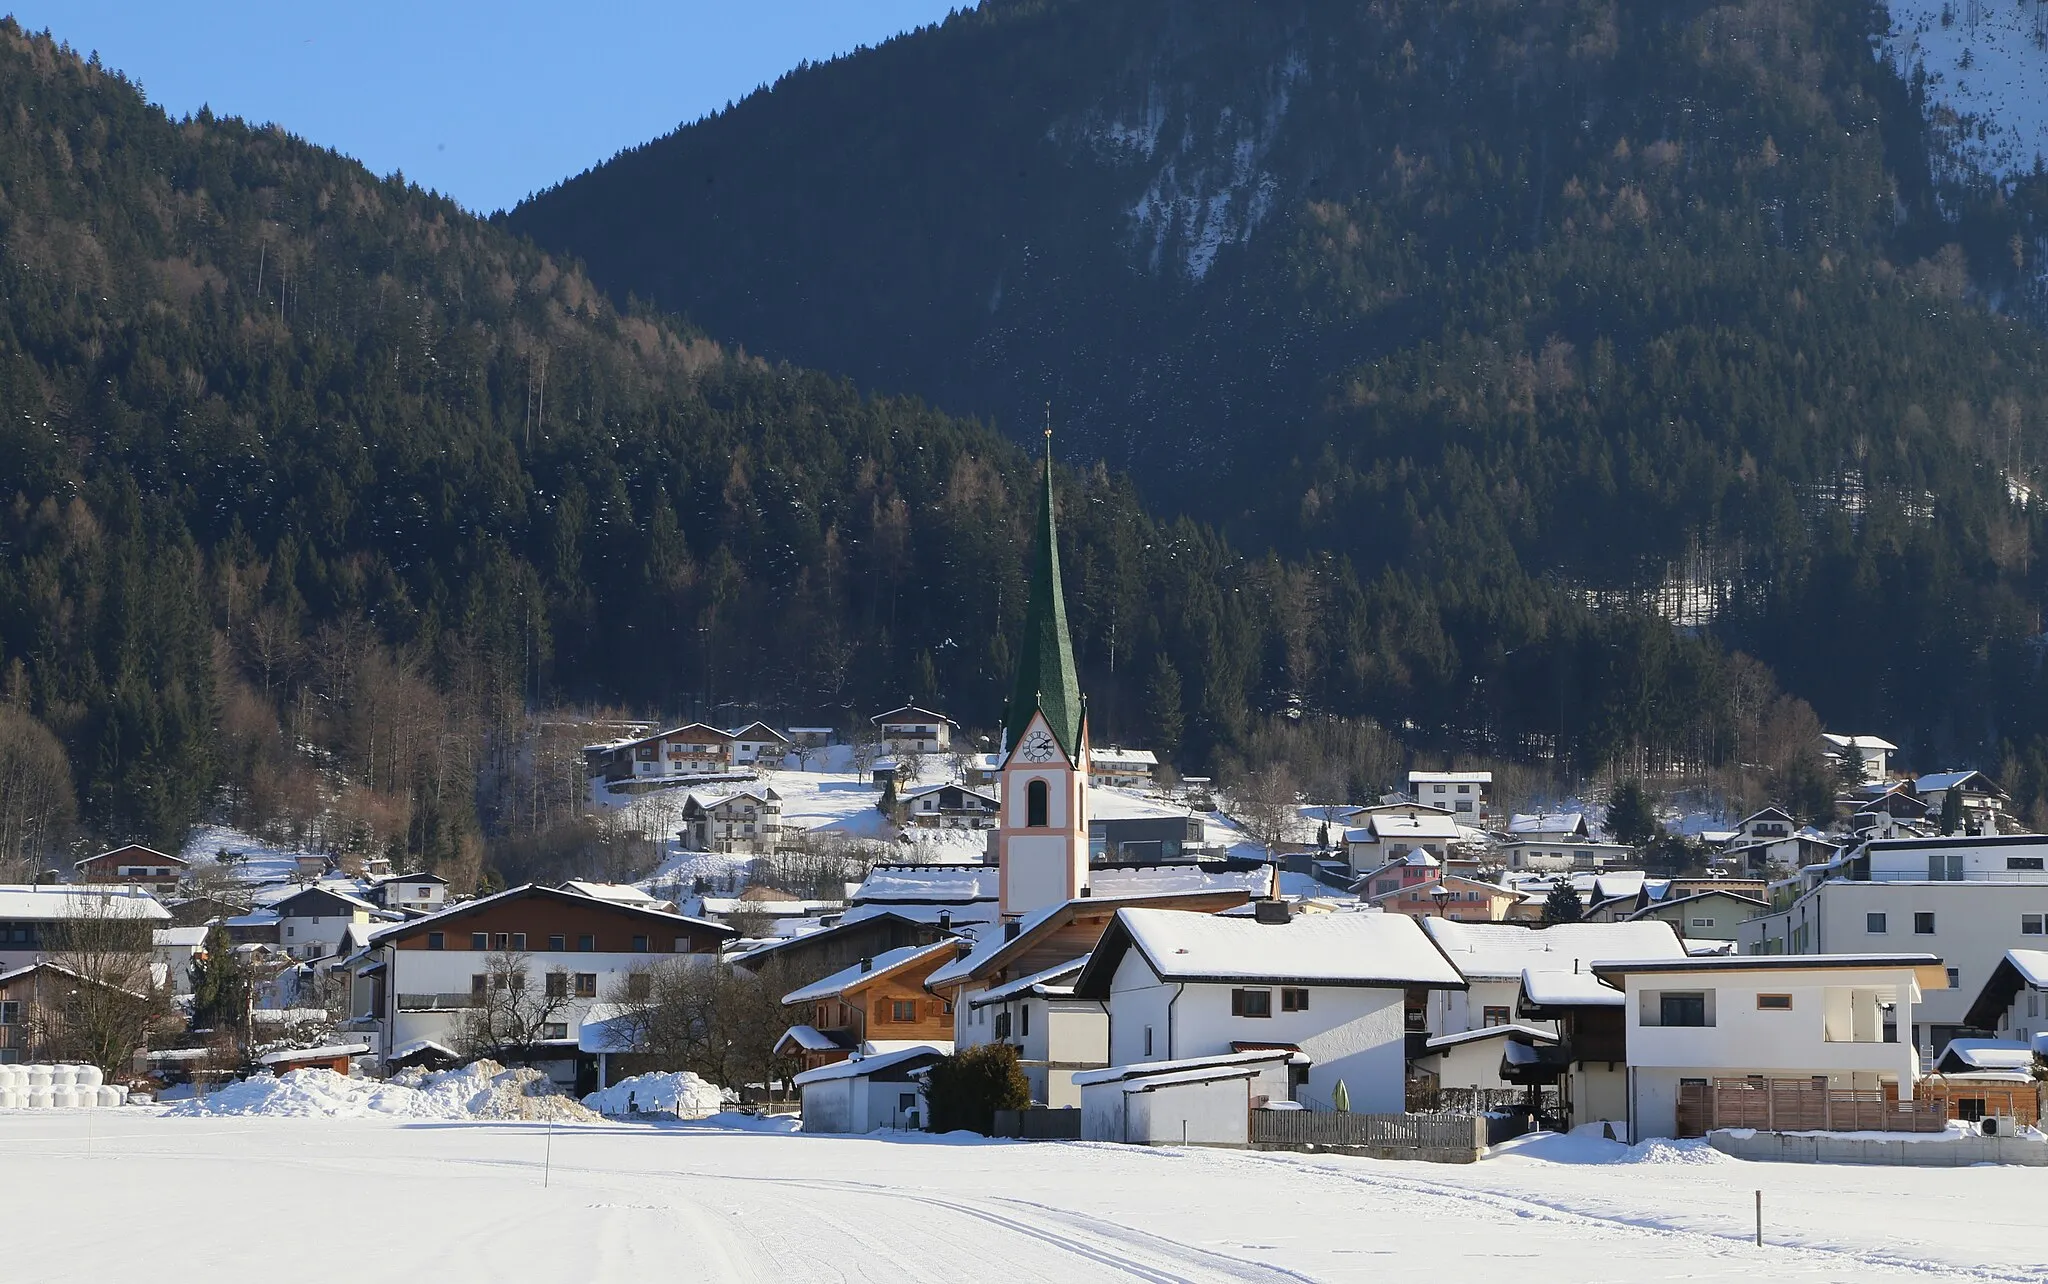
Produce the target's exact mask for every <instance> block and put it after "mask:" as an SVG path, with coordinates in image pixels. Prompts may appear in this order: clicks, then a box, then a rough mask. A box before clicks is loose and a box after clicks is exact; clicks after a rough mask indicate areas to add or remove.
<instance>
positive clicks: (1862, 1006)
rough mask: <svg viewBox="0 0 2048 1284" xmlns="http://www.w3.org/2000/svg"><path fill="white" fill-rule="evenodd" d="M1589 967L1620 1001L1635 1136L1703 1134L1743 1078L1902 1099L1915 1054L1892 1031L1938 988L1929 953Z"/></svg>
mask: <svg viewBox="0 0 2048 1284" xmlns="http://www.w3.org/2000/svg"><path fill="white" fill-rule="evenodd" d="M1592 971H1593V974H1594V975H1595V976H1598V977H1600V978H1601V979H1602V980H1604V981H1607V982H1608V983H1609V984H1612V985H1615V986H1617V987H1618V988H1620V989H1621V990H1622V991H1623V994H1624V996H1625V997H1624V1000H1623V1004H1624V1007H1623V1011H1624V1013H1625V1017H1624V1020H1625V1026H1624V1029H1625V1032H1626V1039H1627V1045H1628V1066H1629V1080H1630V1082H1629V1123H1630V1128H1631V1134H1632V1135H1633V1136H1635V1137H1638V1138H1640V1137H1684V1136H1698V1135H1700V1134H1701V1133H1703V1132H1704V1131H1706V1130H1708V1129H1710V1128H1712V1127H1715V1126H1717V1121H1722V1122H1725V1118H1726V1098H1727V1094H1731V1093H1733V1094H1741V1093H1746V1092H1748V1091H1750V1088H1749V1086H1748V1083H1746V1082H1745V1081H1752V1080H1760V1081H1762V1083H1763V1084H1766V1085H1768V1084H1769V1083H1770V1082H1771V1081H1773V1080H1797V1081H1802V1082H1803V1083H1804V1084H1806V1085H1810V1086H1815V1087H1818V1086H1821V1085H1823V1084H1824V1085H1825V1086H1826V1087H1828V1088H1833V1089H1863V1090H1866V1091H1868V1090H1882V1092H1883V1093H1884V1095H1885V1099H1886V1100H1887V1101H1889V1102H1894V1103H1896V1102H1910V1101H1911V1100H1912V1098H1913V1089H1914V1084H1915V1082H1916V1081H1917V1080H1918V1078H1919V1074H1920V1057H1919V1054H1918V1052H1917V1051H1916V1050H1915V1049H1914V1047H1913V1045H1912V1043H1911V1042H1910V1041H1908V1040H1907V1039H1906V1038H1903V1037H1901V1035H1900V1031H1903V1030H1910V1029H1911V1028H1912V1022H1913V1005H1914V1004H1915V1003H1917V1002H1919V1000H1920V995H1921V993H1922V991H1923V990H1939V989H1941V988H1942V987H1943V986H1945V985H1946V984H1947V979H1946V977H1945V975H1944V973H1943V971H1942V967H1941V960H1940V959H1939V958H1938V957H1936V956H1935V955H1932V954H1832V955H1830V954H1821V955H1810V956H1806V957H1802V958H1769V959H1760V958H1740V957H1736V958H1690V959H1657V960H1649V959H1645V960H1619V961H1612V962H1604V963H1595V964H1594V965H1593V967H1592Z"/></svg>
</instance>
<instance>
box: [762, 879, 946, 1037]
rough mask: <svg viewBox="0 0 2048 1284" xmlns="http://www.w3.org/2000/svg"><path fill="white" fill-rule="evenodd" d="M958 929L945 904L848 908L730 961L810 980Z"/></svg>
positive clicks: (938, 938) (803, 981)
mask: <svg viewBox="0 0 2048 1284" xmlns="http://www.w3.org/2000/svg"><path fill="white" fill-rule="evenodd" d="M966 924H967V920H963V921H962V926H966ZM953 932H954V922H953V911H952V910H951V909H949V908H945V907H941V908H940V909H939V910H938V912H937V913H936V914H935V915H934V916H932V917H931V918H926V917H924V916H923V915H921V914H917V913H908V914H906V913H898V912H896V911H894V910H889V909H873V910H869V911H865V912H862V911H859V910H849V911H847V913H846V914H845V915H844V916H842V917H841V918H840V920H839V921H838V922H837V923H834V924H831V925H829V926H827V927H822V928H820V929H818V930H817V931H814V932H805V933H803V934H802V935H800V936H789V937H783V938H780V939H777V940H772V941H768V942H765V943H763V944H761V945H757V946H755V947H754V948H752V949H750V950H748V951H746V952H745V953H744V954H735V955H733V957H732V960H731V962H732V965H733V966H734V967H736V968H740V969H742V970H743V971H747V972H752V973H756V974H759V973H762V972H765V971H766V970H767V969H769V968H771V967H773V968H775V969H777V975H779V976H783V977H787V978H789V979H790V980H791V981H792V982H794V983H797V984H808V983H809V982H811V981H814V980H817V979H819V978H821V977H826V976H830V975H831V974H832V973H834V972H838V971H840V970H842V969H844V968H847V967H850V966H854V965H856V964H858V963H859V961H860V960H862V959H874V958H880V957H882V956H883V955H886V954H889V953H891V952H893V951H896V950H902V949H905V948H909V947H915V946H925V945H930V944H932V943H934V942H936V941H941V940H945V939H948V938H950V937H951V936H952V935H953ZM947 1037H948V1038H951V1037H952V1036H951V1035H950V1034H949V1035H948V1036H947Z"/></svg>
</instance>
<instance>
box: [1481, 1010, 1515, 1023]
mask: <svg viewBox="0 0 2048 1284" xmlns="http://www.w3.org/2000/svg"><path fill="white" fill-rule="evenodd" d="M1481 1014H1482V1020H1481V1021H1480V1023H1479V1024H1480V1025H1482V1026H1486V1027H1489V1028H1490V1027H1492V1026H1496V1025H1506V1024H1508V1021H1509V1018H1510V1015H1511V1014H1510V1013H1509V1011H1508V1009H1506V1008H1504V1007H1488V1008H1484V1009H1482V1010H1481Z"/></svg>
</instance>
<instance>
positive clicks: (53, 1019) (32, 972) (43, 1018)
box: [0, 960, 149, 1067]
mask: <svg viewBox="0 0 2048 1284" xmlns="http://www.w3.org/2000/svg"><path fill="white" fill-rule="evenodd" d="M101 975H102V976H105V975H108V974H107V973H101ZM85 986H91V987H94V988H93V989H91V990H89V991H86V990H82V989H81V987H85ZM81 992H82V993H91V994H102V995H109V996H112V998H113V1000H114V1001H115V1002H117V1003H133V1004H135V1005H137V1006H138V1007H140V1006H143V1005H146V1004H147V1003H148V1002H149V996H148V995H147V994H144V993H142V992H140V991H139V990H137V989H131V988H129V987H127V986H125V985H113V984H109V983H108V982H107V981H105V980H100V979H95V978H94V977H91V976H87V975H85V974H84V973H81V972H78V971H75V970H73V969H72V968H69V967H66V966H64V965H63V964H62V963H55V962H51V961H49V960H43V961H40V962H35V963H27V964H23V965H22V966H19V967H13V968H9V969H7V970H4V971H0V1065H15V1064H19V1063H22V1062H28V1063H35V1062H39V1061H55V1060H58V1059H60V1057H61V1056H62V1055H63V1047H64V1024H65V1011H66V996H68V995H70V994H73V993H81ZM135 1054H136V1062H137V1065H138V1067H139V1066H140V1064H141V1059H142V1055H143V1049H142V1048H140V1047H138V1048H136V1049H135Z"/></svg>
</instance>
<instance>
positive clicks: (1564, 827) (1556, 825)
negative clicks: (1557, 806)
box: [1508, 811, 1586, 834]
mask: <svg viewBox="0 0 2048 1284" xmlns="http://www.w3.org/2000/svg"><path fill="white" fill-rule="evenodd" d="M1585 823H1586V818H1585V816H1584V815H1583V814H1581V813H1579V812H1576V811H1546V812H1536V813H1532V814H1524V813H1521V812H1516V813H1515V814H1514V815H1512V816H1510V817H1508V832H1509V833H1511V834H1568V833H1573V832H1575V831H1576V830H1577V829H1578V828H1579V826H1581V825H1583V824H1585Z"/></svg>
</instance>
